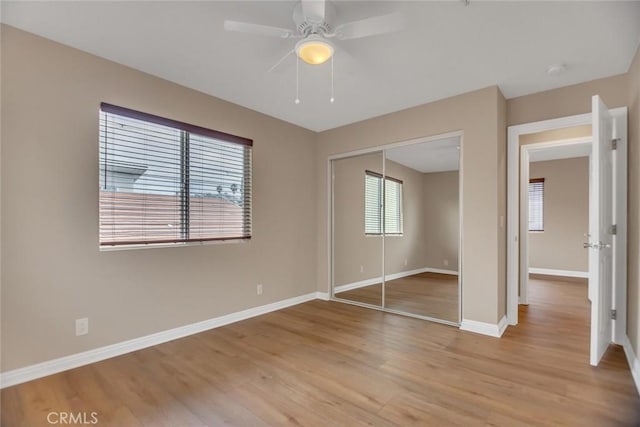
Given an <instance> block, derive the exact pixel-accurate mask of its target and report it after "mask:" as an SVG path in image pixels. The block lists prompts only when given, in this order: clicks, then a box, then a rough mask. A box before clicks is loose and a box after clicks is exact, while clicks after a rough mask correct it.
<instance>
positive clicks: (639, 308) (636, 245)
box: [627, 49, 640, 357]
mask: <svg viewBox="0 0 640 427" xmlns="http://www.w3.org/2000/svg"><path fill="white" fill-rule="evenodd" d="M627 105H628V106H629V188H628V194H629V199H628V203H629V207H628V209H629V217H628V229H627V234H628V236H629V237H628V238H629V241H628V243H627V245H628V248H629V252H628V254H627V259H628V266H629V267H628V269H627V273H628V277H627V280H628V283H629V290H628V294H627V303H628V308H627V336H628V337H629V340H630V341H631V346H632V347H633V349H634V351H635V354H636V357H640V262H638V260H639V259H640V49H639V50H638V51H637V52H636V56H635V58H634V60H633V63H632V65H631V68H630V69H629V90H628V100H627Z"/></svg>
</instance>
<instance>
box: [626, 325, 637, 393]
mask: <svg viewBox="0 0 640 427" xmlns="http://www.w3.org/2000/svg"><path fill="white" fill-rule="evenodd" d="M624 338H625V340H624V344H623V345H622V348H624V354H625V355H626V356H627V362H629V368H630V369H631V376H632V377H633V382H634V383H635V384H636V390H637V391H638V394H640V359H638V356H637V355H636V354H635V353H634V351H633V348H631V342H630V341H629V337H626V336H625V337H624Z"/></svg>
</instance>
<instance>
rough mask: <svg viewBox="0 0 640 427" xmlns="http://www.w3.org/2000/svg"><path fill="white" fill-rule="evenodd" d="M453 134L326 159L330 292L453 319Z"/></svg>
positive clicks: (456, 154) (456, 247) (456, 301)
mask: <svg viewBox="0 0 640 427" xmlns="http://www.w3.org/2000/svg"><path fill="white" fill-rule="evenodd" d="M459 158H460V137H459V136H455V137H448V138H440V139H431V140H429V141H426V142H420V143H413V144H400V145H399V146H394V147H392V148H388V149H386V150H383V151H377V152H373V153H369V154H364V155H358V156H352V157H344V158H339V159H335V160H332V162H331V169H332V171H331V172H332V176H333V180H332V259H333V263H332V279H333V280H332V283H333V294H332V295H333V298H334V299H336V300H343V301H345V302H352V303H356V304H360V305H363V304H366V305H367V306H371V307H372V308H378V309H382V310H385V311H389V312H394V313H400V314H406V315H411V316H417V317H420V318H424V319H427V320H435V321H439V322H444V323H449V324H458V323H459V321H460V289H461V286H460V280H459V279H460V277H459V274H458V273H459V271H460V263H459V253H460V209H459V200H460V191H459V187H460V183H459V169H460V167H459V164H460V161H459Z"/></svg>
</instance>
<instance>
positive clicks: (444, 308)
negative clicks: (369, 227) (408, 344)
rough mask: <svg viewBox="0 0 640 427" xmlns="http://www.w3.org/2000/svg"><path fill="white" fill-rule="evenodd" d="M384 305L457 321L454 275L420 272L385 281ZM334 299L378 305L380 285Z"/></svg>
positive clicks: (456, 280) (380, 296)
mask: <svg viewBox="0 0 640 427" xmlns="http://www.w3.org/2000/svg"><path fill="white" fill-rule="evenodd" d="M384 291H385V294H384V305H385V307H386V308H390V309H393V310H398V311H403V312H407V313H412V314H419V315H422V316H429V317H433V318H436V319H443V320H448V321H451V322H456V323H457V322H458V320H459V319H458V312H459V309H458V276H452V275H450V274H438V273H420V274H414V275H412V276H407V277H403V278H401V279H395V280H390V281H388V282H386V283H385V289H384ZM336 296H337V297H338V298H343V299H346V300H349V301H357V302H363V303H366V304H372V305H376V306H381V305H382V284H381V283H378V284H375V285H370V286H365V287H362V288H357V289H352V290H350V291H345V292H340V293H338V294H336Z"/></svg>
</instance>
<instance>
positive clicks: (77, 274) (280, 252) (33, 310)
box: [1, 26, 325, 371]
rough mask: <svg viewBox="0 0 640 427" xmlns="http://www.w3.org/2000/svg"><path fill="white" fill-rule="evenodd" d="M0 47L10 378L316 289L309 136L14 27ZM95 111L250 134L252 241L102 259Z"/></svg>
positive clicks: (5, 366)
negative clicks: (80, 323) (129, 111)
mask: <svg viewBox="0 0 640 427" xmlns="http://www.w3.org/2000/svg"><path fill="white" fill-rule="evenodd" d="M1 48H2V60H3V61H2V89H3V92H2V124H3V126H2V135H1V136H2V227H1V229H2V249H3V250H2V263H3V267H4V268H3V269H2V341H3V342H2V343H3V348H2V371H7V370H10V369H14V368H19V367H22V366H26V365H30V364H33V363H37V362H41V361H45V360H49V359H53V358H56V357H60V356H65V355H69V354H72V353H77V352H81V351H84V350H88V349H92V348H96V347H100V346H104V345H108V344H113V343H116V342H120V341H124V340H128V339H132V338H136V337H140V336H143V335H147V334H150V333H154V332H158V331H162V330H166V329H170V328H175V327H178V326H181V325H186V324H189V323H193V322H197V321H201V320H204V319H209V318H212V317H216V316H220V315H224V314H227V313H231V312H236V311H239V310H243V309H247V308H250V307H255V306H259V305H262V304H267V303H270V302H274V301H279V300H283V299H285V298H289V297H295V296H298V295H302V294H306V293H309V292H314V291H315V290H316V283H315V277H316V263H315V257H316V254H315V250H316V228H315V225H316V222H317V214H316V212H318V211H317V210H316V209H315V203H316V199H315V194H314V191H313V190H311V191H310V189H313V188H315V187H314V186H315V183H316V175H315V166H316V163H315V157H314V156H315V149H314V143H315V138H316V136H315V134H314V133H313V132H310V131H307V130H304V129H302V128H299V127H296V126H293V125H290V124H287V123H285V122H282V121H279V120H276V119H273V118H270V117H267V116H265V115H262V114H259V113H256V112H254V111H251V110H248V109H245V108H242V107H239V106H237V105H233V104H230V103H227V102H224V101H222V100H219V99H216V98H213V97H210V96H207V95H204V94H202V93H198V92H196V91H193V90H190V89H187V88H185V87H182V86H179V85H176V84H173V83H170V82H167V81H165V80H161V79H159V78H156V77H152V76H150V75H147V74H144V73H141V72H138V71H135V70H132V69H130V68H127V67H124V66H122V65H119V64H116V63H113V62H110V61H107V60H104V59H100V58H97V57H95V56H92V55H88V54H86V53H82V52H80V51H78V50H74V49H71V48H69V47H65V46H62V45H60V44H57V43H54V42H51V41H48V40H45V39H43V38H39V37H36V36H34V35H30V34H28V33H25V32H22V31H19V30H16V29H13V28H11V27H7V26H3V27H2V45H1ZM101 101H105V102H109V103H112V104H116V105H122V106H125V107H129V108H133V109H137V110H141V111H146V112H150V113H154V114H157V115H160V116H167V117H171V118H174V119H177V120H182V121H186V122H189V123H194V124H197V125H201V126H205V127H210V128H214V129H218V130H221V131H224V132H228V133H232V134H236V135H240V136H244V137H248V138H252V139H253V140H254V164H253V166H254V186H253V194H254V197H253V207H254V211H253V219H254V233H253V238H252V239H251V241H250V242H247V243H238V244H214V245H205V246H191V247H179V248H163V249H144V250H128V251H115V252H100V251H98V176H97V170H98V114H97V113H98V108H99V104H100V102H101ZM321 212H324V211H321ZM318 216H319V217H321V218H325V215H324V214H321V215H318ZM258 283H262V284H263V285H264V294H263V295H261V296H257V295H256V284H258ZM80 317H89V324H90V328H89V334H88V335H86V336H82V337H76V336H74V319H76V318H80Z"/></svg>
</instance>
